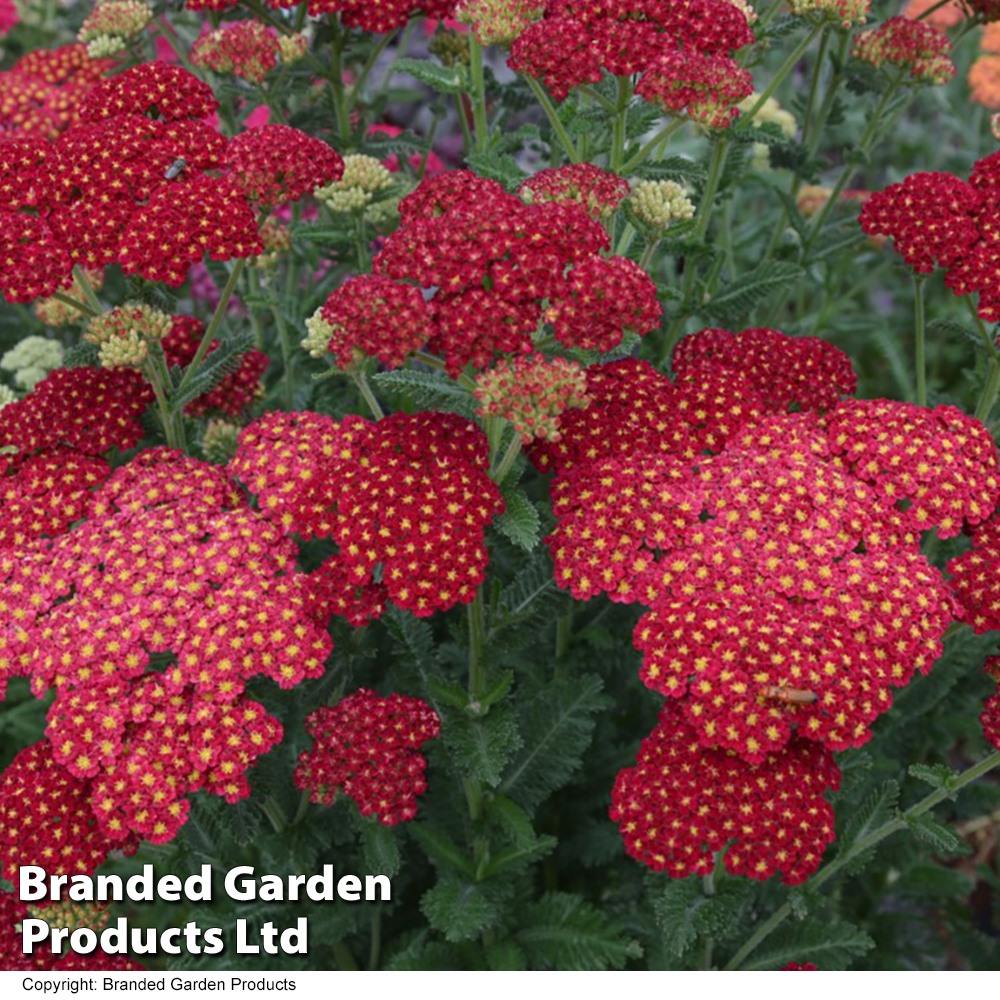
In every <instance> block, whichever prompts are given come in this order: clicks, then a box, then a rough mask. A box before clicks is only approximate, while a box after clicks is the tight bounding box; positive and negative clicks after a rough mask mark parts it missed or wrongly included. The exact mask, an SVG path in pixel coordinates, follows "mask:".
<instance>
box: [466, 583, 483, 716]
mask: <svg viewBox="0 0 1000 1000" xmlns="http://www.w3.org/2000/svg"><path fill="white" fill-rule="evenodd" d="M483 610H484V608H483V588H482V587H480V588H479V589H478V590H477V591H476V596H475V597H474V598H473V599H472V603H471V604H470V605H469V697H470V698H472V700H473V701H475V700H476V699H477V698H478V697H479V696H480V695H481V694H482V693H483V692H484V691H485V690H486V670H485V664H484V663H483V650H484V649H485V646H486V624H485V620H484V616H483Z"/></svg>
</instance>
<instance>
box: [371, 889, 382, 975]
mask: <svg viewBox="0 0 1000 1000" xmlns="http://www.w3.org/2000/svg"><path fill="white" fill-rule="evenodd" d="M381 950H382V907H381V906H378V905H376V907H375V911H374V912H373V913H372V943H371V948H370V949H369V951H368V971H369V972H375V970H376V969H378V960H379V952H380V951H381Z"/></svg>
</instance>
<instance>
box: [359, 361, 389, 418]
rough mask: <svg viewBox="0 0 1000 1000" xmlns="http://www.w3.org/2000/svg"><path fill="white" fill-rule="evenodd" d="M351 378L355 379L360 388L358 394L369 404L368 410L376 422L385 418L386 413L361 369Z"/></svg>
mask: <svg viewBox="0 0 1000 1000" xmlns="http://www.w3.org/2000/svg"><path fill="white" fill-rule="evenodd" d="M351 377H352V378H353V379H354V384H355V385H356V386H357V387H358V392H360V393H361V397H362V399H364V401H365V402H366V403H367V404H368V409H369V410H371V414H372V416H373V417H374V418H375V419H376V420H381V419H382V418H383V417H384V416H385V412H384V411H383V409H382V407H381V406H380V405H379V401H378V400H377V399H376V398H375V393H373V392H372V387H371V386H370V385H369V384H368V377H367V376H366V375H365V373H364V372H363V371H361V370H360V369H359V370H358V371H356V372H354V374H353V375H352V376H351Z"/></svg>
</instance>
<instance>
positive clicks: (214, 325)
mask: <svg viewBox="0 0 1000 1000" xmlns="http://www.w3.org/2000/svg"><path fill="white" fill-rule="evenodd" d="M245 265H246V258H245V257H239V258H237V260H236V264H235V265H234V266H233V270H232V271H231V272H230V275H229V280H228V281H227V282H226V287H225V288H223V289H222V297H221V298H220V299H219V304H218V305H217V306H216V307H215V312H214V313H213V314H212V318H211V320H210V321H209V324H208V326H207V327H206V328H205V332H204V334H202V338H201V343H200V344H199V345H198V350H197V351H195V354H194V357H193V358H192V359H191V363H190V364H189V365H188V366H187V368H186V369H185V370H184V375H183V377H182V378H181V381H180V384H179V385H178V386H177V391H176V392H175V393H174V395H175V396H179V395H180V393H181V392H182V391H183V390H184V389H186V388H187V386H188V384H189V383H190V381H191V379H192V378H194V376H195V375H196V374H197V372H198V369H199V368H200V367H201V363H202V361H204V360H205V355H206V354H208V349H209V348H210V347H211V346H212V341H213V340H215V335H216V333H217V332H218V330H219V326H220V325H221V323H222V318H223V317H224V316H225V315H226V309H227V308H228V306H229V300H230V299H231V298H232V297H233V292H234V291H235V290H236V285H237V282H238V281H239V280H240V275H241V274H242V273H243V268H244V266H245Z"/></svg>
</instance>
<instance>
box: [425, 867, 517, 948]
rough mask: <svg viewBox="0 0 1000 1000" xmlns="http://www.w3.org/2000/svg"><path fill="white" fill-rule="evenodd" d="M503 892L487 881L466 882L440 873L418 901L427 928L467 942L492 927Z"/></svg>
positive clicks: (449, 937) (502, 898) (503, 896)
mask: <svg viewBox="0 0 1000 1000" xmlns="http://www.w3.org/2000/svg"><path fill="white" fill-rule="evenodd" d="M506 895H507V893H506V892H505V891H504V890H503V887H500V886H497V885H496V884H495V883H491V882H466V881H464V880H462V879H459V878H456V877H455V876H453V875H447V874H446V875H444V877H443V878H442V879H441V881H440V882H438V884H437V885H436V886H434V888H433V889H430V890H429V891H428V892H425V893H424V897H423V899H422V900H421V901H420V909H421V910H423V913H424V916H425V917H426V918H427V920H428V922H429V923H430V925H431V927H433V928H434V929H435V930H437V931H440V932H441V933H442V934H444V936H445V938H446V940H448V941H451V942H453V943H454V942H459V941H471V940H472V939H473V938H476V937H478V936H479V935H480V934H481V933H482V932H483V931H485V930H487V929H489V928H490V927H493V926H495V925H496V924H497V923H498V922H499V920H500V916H501V913H502V911H503V904H504V902H505V901H506V900H505V896H506Z"/></svg>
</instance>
